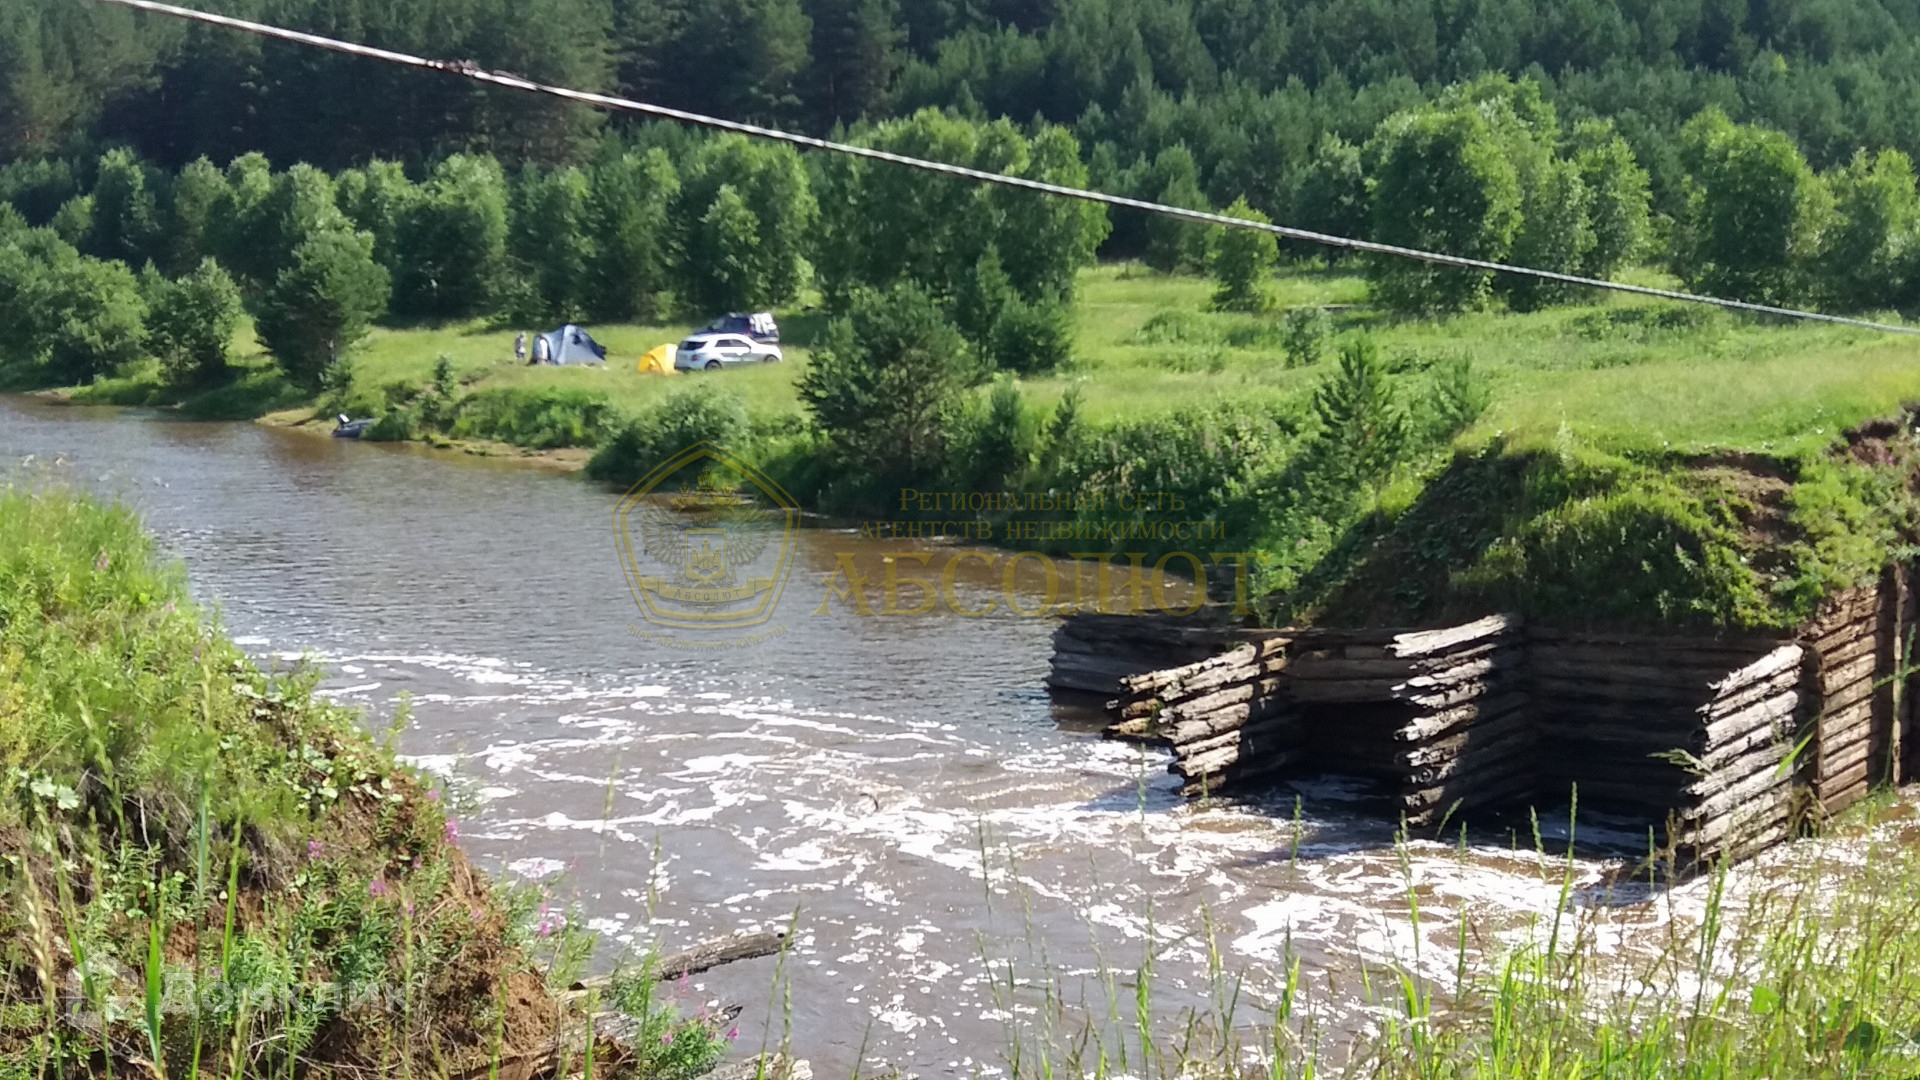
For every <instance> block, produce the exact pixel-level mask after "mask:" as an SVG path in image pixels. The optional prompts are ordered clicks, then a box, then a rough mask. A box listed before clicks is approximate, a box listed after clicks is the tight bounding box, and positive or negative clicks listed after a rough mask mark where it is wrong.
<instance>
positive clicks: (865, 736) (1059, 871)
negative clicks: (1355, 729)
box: [0, 397, 1613, 1076]
mask: <svg viewBox="0 0 1920 1080" xmlns="http://www.w3.org/2000/svg"><path fill="white" fill-rule="evenodd" d="M23 463H24V464H25V466H26V470H27V471H28V472H29V473H30V474H32V475H35V476H37V477H40V478H42V479H43V480H44V479H45V478H48V477H51V478H53V479H55V480H56V481H60V482H66V483H72V484H74V485H77V486H82V487H85V488H88V489H91V490H94V491H97V492H100V493H103V494H107V495H112V496H117V497H119V498H121V499H123V500H125V501H126V502H127V503H129V504H130V505H132V506H133V507H134V508H136V509H137V510H139V511H140V512H141V513H142V514H143V515H144V516H145V518H146V521H147V523H148V525H149V526H150V527H151V528H152V529H153V530H155V532H156V533H157V534H158V535H159V537H160V538H161V540H162V542H163V543H164V544H165V545H166V546H167V547H168V548H170V549H171V550H173V551H174V552H177V553H178V555H179V556H180V557H181V558H182V559H183V560H184V561H185V564H186V567H187V569H188V573H189V579H190V581H191V583H192V587H193V589H194V591H195V594H196V595H197V596H198V597H200V598H201V600H202V601H203V602H205V603H207V604H208V605H210V606H211V607H213V608H215V609H217V610H218V611H219V613H220V617H221V618H222V620H223V622H224V624H225V626H226V628H227V630H228V631H229V632H230V633H231V634H233V635H234V636H235V638H236V640H237V641H239V642H240V643H241V644H242V645H243V646H244V647H245V648H246V649H247V650H248V651H249V652H250V653H251V654H253V655H254V656H256V657H257V658H259V660H260V662H261V663H263V664H269V665H279V666H282V667H284V666H286V665H287V664H289V663H292V662H294V661H296V660H298V659H300V658H302V657H306V658H310V659H312V660H313V661H315V662H317V663H319V664H321V665H323V666H324V670H325V672H326V679H325V682H324V684H323V685H324V689H325V692H326V693H327V694H329V695H331V696H332V697H334V698H336V699H338V700H340V701H342V702H346V703H351V704H356V705H361V706H364V707H365V708H366V710H367V713H368V716H369V722H370V723H371V724H373V725H374V726H375V727H376V728H384V727H386V726H388V725H390V724H391V722H392V718H393V717H394V716H395V715H396V708H397V707H398V703H399V702H400V700H401V699H402V696H403V695H405V696H407V697H410V699H411V719H410V721H409V722H408V723H407V725H406V726H405V728H404V730H403V731H401V732H400V733H399V736H398V738H399V746H400V749H401V750H402V752H403V753H405V754H406V755H407V756H408V758H409V759H410V760H412V761H413V762H414V763H416V764H417V765H419V766H421V767H422V768H425V769H428V770H430V771H433V772H435V773H439V774H441V775H443V776H445V777H447V778H448V782H449V784H450V785H451V786H452V788H453V789H454V790H455V791H456V792H457V799H456V805H459V806H460V807H461V810H460V813H461V815H462V819H461V821H460V823H459V829H460V837H461V843H462V845H463V846H464V847H466V848H467V849H468V851H469V852H470V853H471V854H472V855H473V856H474V857H475V858H476V859H477V860H478V861H479V863H480V864H481V865H483V866H484V867H486V868H487V869H489V870H490V871H493V872H494V873H496V874H498V875H500V876H502V877H504V878H510V879H511V878H518V879H521V880H523V881H524V882H526V883H529V885H530V887H534V888H544V889H545V890H547V892H548V894H549V895H550V896H551V900H550V904H551V907H552V910H553V911H554V912H555V913H564V914H566V915H568V916H570V917H573V918H576V919H579V920H584V921H585V923H586V924H587V925H588V926H590V927H591V928H592V929H594V930H596V931H599V932H600V933H601V934H602V935H603V938H604V940H605V941H606V942H607V943H608V947H607V949H606V950H604V952H603V956H606V957H609V958H610V956H611V954H612V953H613V952H615V951H617V950H618V949H619V947H620V945H619V944H618V943H625V944H627V945H632V946H636V947H638V946H644V945H645V944H646V943H647V942H648V941H650V940H654V939H659V940H661V941H663V942H664V943H665V944H666V946H667V947H669V948H671V947H679V946H684V945H687V944H692V943H694V942H695V941H698V940H700V939H703V938H707V937H710V936H714V935H717V934H720V933H724V932H727V931H731V930H736V929H747V928H774V927H782V926H786V925H789V924H790V923H791V924H792V925H793V926H795V927H796V929H797V934H796V937H795V939H794V943H793V946H792V948H791V951H790V953H789V955H788V956H786V957H785V958H784V960H781V959H776V958H768V959H762V960H756V961H750V962H744V963H739V964H734V965H731V966H729V967H725V968H722V969H717V970H715V971H713V972H710V973H708V974H706V975H702V976H698V977H696V978H695V979H693V980H692V982H691V984H690V985H686V986H683V987H680V988H678V989H677V991H676V992H677V993H679V994H680V995H682V996H683V998H684V1000H685V1003H686V1005H687V1007H689V1008H695V1007H699V1005H700V1004H701V1003H704V1002H711V1001H720V1002H729V1003H734V1004H738V1005H741V1006H743V1007H744V1012H743V1013H742V1015H741V1016H740V1018H739V1021H738V1030H739V1033H740V1035H739V1046H740V1048H741V1049H742V1050H744V1049H757V1048H758V1047H759V1046H760V1045H761V1044H762V1043H763V1041H765V1040H766V1039H768V1038H771V1039H773V1040H775V1041H777V1040H778V1039H779V1038H780V1036H781V1032H782V1030H783V1029H786V1028H789V1027H790V1029H791V1033H792V1034H791V1037H792V1041H793V1048H794V1050H795V1052H796V1053H797V1054H799V1055H800V1056H803V1057H807V1058H809V1059H811V1060H812V1062H813V1064H814V1066H815V1069H816V1072H817V1073H820V1072H821V1070H824V1073H823V1075H832V1074H838V1075H842V1076H846V1075H853V1073H854V1071H855V1069H856V1067H858V1068H859V1069H861V1070H862V1071H871V1070H875V1069H898V1070H899V1071H900V1072H901V1073H903V1074H906V1075H915V1076H931V1075H953V1076H974V1075H994V1074H996V1073H998V1072H1001V1071H1003V1070H1004V1069H1005V1068H1006V1065H1007V1061H1006V1058H1007V1056H1008V1047H1009V1045H1010V1044H1011V1041H1013V1040H1016V1039H1025V1038H1032V1037H1037V1036H1035V1034H1034V1033H1036V1032H1039V1031H1041V1030H1042V1029H1044V1028H1046V1027H1047V1026H1048V1025H1051V1026H1052V1027H1053V1028H1055V1029H1057V1030H1069V1029H1072V1028H1074V1027H1076V1026H1077V1025H1080V1024H1082V1023H1085V1022H1087V1021H1088V1018H1089V1017H1091V1018H1092V1022H1093V1023H1094V1024H1095V1025H1096V1026H1100V1025H1101V1024H1102V1023H1105V1024H1107V1025H1109V1026H1111V1025H1112V1019H1111V1018H1112V1016H1113V1015H1115V1014H1117V1015H1118V1016H1120V1017H1121V1018H1123V1019H1122V1021H1121V1023H1120V1025H1119V1026H1124V1025H1125V1023H1126V1022H1127V1020H1128V1019H1130V1018H1131V1017H1132V1016H1133V1012H1134V993H1135V991H1134V983H1135V974H1134V973H1135V971H1136V969H1138V968H1140V967H1141V966H1142V963H1143V959H1144V958H1145V957H1146V956H1148V955H1149V954H1151V956H1152V980H1153V983H1152V991H1153V992H1152V995H1151V996H1152V999H1153V1008H1154V1009H1155V1010H1157V1012H1158V1014H1159V1016H1160V1017H1161V1018H1162V1021H1163V1022H1165V1023H1167V1024H1169V1025H1170V1026H1177V1024H1178V1016H1179V1014H1180V1012H1181V1010H1183V1009H1186V1008H1190V1007H1195V1006H1201V1005H1204V1004H1206V1002H1207V1001H1208V998H1209V994H1210V993H1214V992H1216V991H1217V990H1218V989H1219V988H1220V986H1221V985H1222V983H1221V981H1220V980H1218V979H1213V978H1210V976H1209V964H1210V961H1209V956H1210V952H1211V948H1210V942H1211V943H1213V946H1215V947H1217V950H1218V956H1219V964H1220V967H1221V968H1222V969H1223V970H1225V971H1227V972H1229V973H1243V974H1244V983H1243V984H1242V988H1241V991H1240V1000H1239V1008H1240V1010H1241V1015H1242V1016H1245V1017H1257V1016H1258V1014H1259V1013H1260V1011H1261V1010H1262V1009H1265V1008H1270V1007H1271V1004H1272V1002H1273V1001H1274V999H1275V994H1276V993H1277V990H1278V987H1279V984H1280V981H1281V976H1282V972H1283V971H1284V968H1285V966H1286V963H1287V959H1288V957H1289V955H1291V956H1295V957H1298V958H1299V960H1300V962H1301V967H1302V970H1303V971H1304V972H1305V974H1306V976H1307V982H1308V985H1309V987H1311V988H1313V989H1314V992H1315V993H1317V994H1319V995H1321V996H1322V998H1323V999H1324V1000H1326V1001H1328V1002H1334V1003H1339V1002H1346V1003H1348V1004H1349V1005H1351V1006H1353V1007H1354V1008H1355V1009H1356V1010H1358V1012H1357V1013H1356V1015H1362V1016H1363V1015H1364V1009H1363V1008H1361V1007H1360V1006H1359V1005H1358V1004H1357V995H1358V986H1359V977H1360V974H1361V973H1362V971H1363V969H1373V968H1377V966H1378V965H1382V964H1389V963H1397V964H1400V965H1403V966H1408V967H1413V968H1415V969H1417V970H1420V971H1422V972H1423V973H1426V974H1430V975H1432V976H1433V977H1434V978H1435V979H1438V980H1443V981H1446V980H1450V974H1449V973H1450V971H1451V969H1452V967H1453V964H1454V959H1455V952H1454V946H1455V941H1456V939H1457V938H1458V936H1459V928H1460V926H1461V921H1462V920H1463V919H1465V920H1471V921H1473V923H1474V925H1475V926H1476V927H1478V926H1482V925H1486V924H1487V921H1488V920H1491V921H1492V925H1495V926H1502V925H1504V926H1509V927H1518V926H1522V925H1524V924H1526V923H1528V922H1529V921H1531V920H1534V919H1536V918H1538V917H1539V916H1540V915H1541V914H1542V913H1550V912H1551V911H1553V910H1554V907H1555V905H1556V903H1557V900H1558V897H1559V895H1560V889H1561V885H1562V880H1563V871H1564V870H1565V869H1566V867H1567V865H1568V864H1566V863H1565V862H1563V861H1561V860H1559V859H1542V858H1540V857H1538V856H1537V855H1535V854H1534V853H1533V850H1532V847H1531V843H1532V842H1531V840H1530V839H1529V840H1526V841H1525V842H1524V843H1522V844H1519V845H1517V846H1516V845H1506V844H1503V843H1502V842H1501V841H1500V839H1499V838H1498V837H1490V838H1481V839H1479V840H1476V841H1475V842H1474V843H1471V844H1467V843H1464V842H1463V843H1462V844H1459V845H1449V844H1443V843H1435V842H1421V843H1413V844H1408V845H1403V846H1399V847H1396V845H1395V844H1394V842H1393V836H1392V830H1391V828H1390V827H1389V825H1387V824H1386V823H1383V822H1381V821H1379V820H1378V819H1376V818H1374V817H1371V816H1370V815H1369V814H1368V813H1367V812H1366V807H1365V805H1364V804H1363V803H1358V802H1356V801H1355V800H1356V798H1357V797H1358V796H1357V794H1356V793H1355V792H1353V791H1352V790H1350V789H1349V788H1348V786H1347V785H1344V784H1342V783H1340V782H1339V781H1337V780H1333V779H1329V780H1325V781H1319V782H1314V783H1302V784H1298V785H1292V786H1286V787H1282V788H1280V789H1278V790H1276V791H1274V792H1272V793H1271V794H1270V795H1269V796H1266V797H1264V798H1262V799H1259V800H1254V801H1251V802H1243V803H1234V804H1224V805H1217V806H1211V807H1206V808H1196V807H1193V806H1190V805H1187V804H1185V803H1184V802H1183V800H1181V799H1180V798H1179V797H1178V796H1177V795H1176V793H1175V787H1176V785H1175V784H1174V782H1173V781H1172V779H1171V778H1170V777H1168V776H1167V775H1166V774H1165V771H1164V767H1165V759H1164V757H1162V756H1161V755H1159V754H1157V753H1155V752H1152V751H1143V750H1142V749H1140V748H1137V747H1134V746H1130V745H1123V744H1119V743H1113V742H1108V741H1103V740H1102V739H1100V738H1099V737H1098V736H1097V735H1096V734H1094V728H1093V726H1092V724H1091V722H1090V721H1091V717H1090V716H1089V715H1088V714H1087V713H1086V712H1084V711H1078V712H1076V711H1074V710H1072V709H1069V708H1063V707H1060V706H1056V705H1055V704H1054V703H1052V702H1051V701H1050V700H1049V698H1048V696H1047V695H1046V693H1045V692H1044V691H1043V690H1042V689H1041V678H1042V676H1043V675H1044V674H1045V671H1046V665H1047V657H1048V653H1049V635H1050V633H1051V630H1052V623H1051V621H1050V620H1048V619H1044V618H1032V617H1025V616H1022V615H1018V614H1014V613H1010V612H1009V611H1008V610H1007V609H1006V605H1004V604H1003V605H999V607H998V610H996V611H995V612H994V613H992V614H989V615H986V616H982V617H961V616H959V615H956V614H954V613H952V612H950V611H946V610H944V608H943V607H937V608H936V610H935V611H933V612H930V613H927V614H923V615H891V616H889V615H863V614H860V613H858V612H857V611H851V610H848V606H847V605H846V604H844V603H837V604H833V605H828V608H827V610H826V612H825V613H821V611H820V607H821V602H822V599H823V597H824V596H825V593H826V584H825V582H826V579H827V577H828V574H829V572H830V571H832V569H833V567H834V566H835V564H836V561H837V559H838V557H839V555H840V554H841V553H850V554H852V555H853V556H854V557H855V558H856V559H857V560H858V561H859V563H860V565H863V566H869V567H877V566H879V565H881V564H882V560H884V559H886V558H889V557H895V556H900V555H905V554H911V553H913V552H925V551H928V550H929V548H928V547H927V545H925V544H920V545H915V544H914V543H912V542H908V541H888V542H877V541H862V540H860V539H859V538H858V537H857V536H856V535H853V534H850V533H848V532H846V531H839V530H829V529H807V530H803V531H802V532H801V534H800V536H799V543H798V548H797V553H796V561H795V572H794V574H793V576H792V578H791V581H790V583H789V585H788V587H787V588H786V590H785V592H784V593H783V594H782V595H781V597H780V602H779V609H778V611H777V612H776V613H775V619H774V622H775V623H777V624H780V625H784V626H786V627H787V628H788V631H787V632H786V633H783V634H780V635H778V636H774V637H771V638H770V639H768V640H765V641H762V642H759V643H757V644H753V645H750V646H746V647H742V648H739V649H734V650H729V651H721V652H684V651H675V650H672V649H668V648H664V647H661V646H659V645H656V644H652V643H650V642H648V641H646V640H644V639H642V638H641V637H638V636H636V634H635V632H634V629H633V628H634V627H635V625H636V624H637V623H639V622H640V619H639V618H638V615H639V610H638V608H637V606H636V604H635V601H634V598H633V596H632V595H631V594H630V592H629V590H628V587H627V584H626V581H625V579H624V577H623V574H622V568H621V563H620V558H619V556H618V554H617V549H616V544H615V534H614V530H613V526H612V517H611V511H612V510H613V508H614V506H615V504H616V502H617V500H618V496H617V495H616V494H614V493H610V492H608V491H606V490H603V489H601V488H598V487H596V486H594V485H591V484H588V483H585V482H582V481H580V480H578V479H575V478H572V477H564V476H556V475H552V474H550V473H547V472H544V471H541V470H538V469H530V468H527V467H524V466H521V465H514V464H507V463H500V462H493V461H488V460H485V459H478V458H472V457H467V456H463V455H459V454H453V453H448V452H440V451H433V450H428V449H425V448H421V447H414V446H394V445H372V444H359V443H353V442H346V441H338V440H331V439H325V438H316V437H314V436H312V435H310V434H304V433H298V432H291V431H285V430H279V429H274V428H269V427H264V426H259V425H253V424H210V423H191V422H182V421H178V420H172V419H165V418H161V417H157V416H153V415H150V414H141V413H123V412H119V411H115V410H101V409H85V408H73V407H55V406H47V405H43V404H39V403H34V402H30V401H27V400H25V399H19V398H5V397H0V467H5V468H10V469H13V470H16V471H18V470H19V469H20V468H21V466H22V465H23ZM1024 570H1025V571H1027V573H1025V574H1024V576H1022V577H1020V578H1018V579H1017V580H1016V581H1015V583H1014V585H1015V590H1014V592H1015V596H1014V598H1015V599H1016V600H1018V601H1019V602H1020V605H1021V606H1025V607H1033V606H1037V604H1038V590H1039V588H1040V586H1041V585H1042V581H1041V579H1040V574H1039V571H1038V570H1037V569H1036V568H1035V564H1034V563H1033V562H1032V561H1029V562H1028V563H1027V564H1026V566H1025V567H1024ZM875 572H876V573H877V572H878V571H877V570H876V571H875ZM997 588H998V586H997V585H996V584H995V583H994V581H990V580H986V579H974V578H964V577H963V578H962V579H961V581H960V584H959V589H958V591H959V592H960V593H961V594H962V595H963V596H964V597H965V598H966V599H967V601H968V606H969V607H974V606H977V603H976V602H977V601H978V600H980V598H982V597H984V596H986V595H988V594H990V593H992V592H994V591H995V590H996V589H997ZM1552 831H1553V830H1552V829H1551V827H1549V829H1548V832H1549V833H1551V832H1552ZM1612 867H1613V864H1611V863H1608V862H1605V861H1601V860H1594V859H1584V858H1583V859H1581V860H1578V861H1576V862H1575V863H1573V864H1572V870H1573V875H1574V877H1575V879H1576V884H1578V885H1579V886H1581V887H1582V888H1585V889H1592V890H1598V889H1600V888H1601V884H1600V883H1602V882H1603V881H1604V880H1605V879H1606V877H1607V875H1608V873H1609V871H1610V870H1611V869H1612ZM1410 896H1413V897H1416V898H1417V900H1418V903H1419V905H1420V911H1419V918H1418V921H1417V923H1416V921H1415V919H1414V918H1413V917H1412V915H1411V912H1410V910H1409V897H1410ZM1478 946H1479V942H1478V939H1477V938H1476V947H1478ZM776 976H777V977H776ZM1102 1017H1107V1018H1108V1019H1107V1020H1105V1021H1102V1020H1101V1019H1100V1018H1102ZM769 1033H770V1034H769Z"/></svg>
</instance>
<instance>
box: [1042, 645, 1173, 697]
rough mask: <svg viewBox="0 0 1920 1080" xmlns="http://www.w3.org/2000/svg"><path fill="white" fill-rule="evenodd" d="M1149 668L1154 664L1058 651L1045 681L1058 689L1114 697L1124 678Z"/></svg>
mask: <svg viewBox="0 0 1920 1080" xmlns="http://www.w3.org/2000/svg"><path fill="white" fill-rule="evenodd" d="M1147 666H1151V665H1148V664H1143V663H1141V662H1139V661H1136V660H1130V659H1128V658H1126V657H1121V656H1102V655H1096V654H1092V653H1064V652H1056V653H1054V654H1053V661H1052V667H1051V668H1050V670H1048V672H1047V674H1046V677H1045V678H1044V679H1043V680H1042V681H1043V682H1045V683H1046V685H1047V686H1048V687H1051V688H1052V689H1055V690H1072V691H1076V692H1079V693H1085V694H1111V693H1113V691H1114V687H1116V686H1118V685H1119V683H1120V680H1121V679H1122V678H1123V677H1125V676H1128V675H1131V674H1133V673H1135V672H1137V671H1139V670H1141V669H1142V668H1143V667H1147Z"/></svg>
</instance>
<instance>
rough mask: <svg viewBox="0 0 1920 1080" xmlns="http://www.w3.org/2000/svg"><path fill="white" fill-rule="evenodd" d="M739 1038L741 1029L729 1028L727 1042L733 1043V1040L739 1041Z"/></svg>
mask: <svg viewBox="0 0 1920 1080" xmlns="http://www.w3.org/2000/svg"><path fill="white" fill-rule="evenodd" d="M739 1037H740V1029H739V1028H737V1027H733V1028H728V1029H727V1041H728V1042H732V1041H733V1040H735V1039H737V1038H739Z"/></svg>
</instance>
